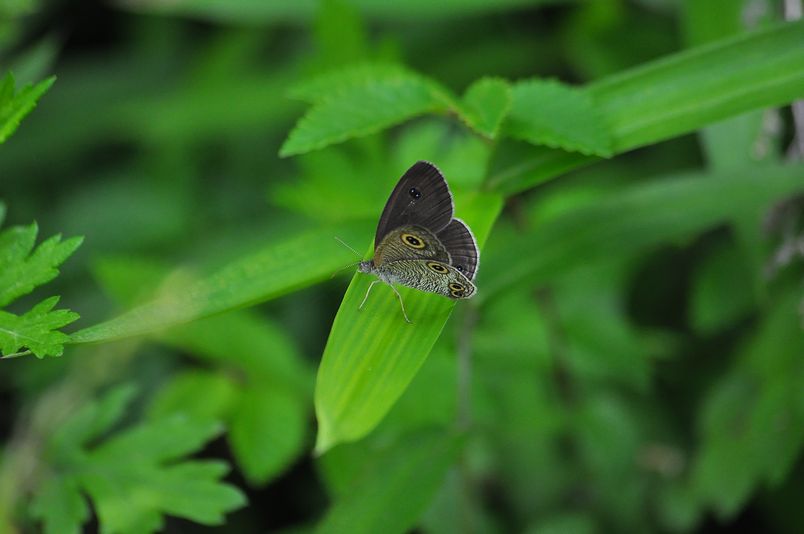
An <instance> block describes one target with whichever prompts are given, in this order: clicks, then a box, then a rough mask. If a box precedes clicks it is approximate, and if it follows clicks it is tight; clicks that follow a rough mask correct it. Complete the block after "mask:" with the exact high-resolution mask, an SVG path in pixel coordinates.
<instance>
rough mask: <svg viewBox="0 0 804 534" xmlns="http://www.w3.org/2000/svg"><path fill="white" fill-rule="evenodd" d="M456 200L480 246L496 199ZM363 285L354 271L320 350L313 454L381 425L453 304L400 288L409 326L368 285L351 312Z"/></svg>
mask: <svg viewBox="0 0 804 534" xmlns="http://www.w3.org/2000/svg"><path fill="white" fill-rule="evenodd" d="M456 198H457V200H456V203H455V204H456V206H457V213H458V215H459V216H460V217H461V218H462V219H463V220H464V221H466V223H467V224H468V225H469V226H470V227H471V228H472V231H473V232H474V234H475V236H477V238H478V242H479V243H481V244H482V243H483V242H484V241H485V238H486V235H487V234H488V232H489V230H490V228H491V224H492V222H493V221H494V219H495V218H496V217H497V215H498V213H499V210H500V209H501V208H502V199H501V198H500V197H497V196H495V195H484V194H473V195H471V196H467V197H461V196H457V197H456ZM370 282H371V277H370V276H366V275H363V274H360V273H358V274H356V275H355V277H354V278H353V279H352V282H351V284H349V288H348V289H347V290H346V295H344V297H343V301H342V302H341V306H340V308H339V309H338V313H337V315H336V316H335V322H334V323H333V325H332V330H331V331H330V335H329V339H328V340H327V346H326V348H325V349H324V356H323V358H322V360H321V365H320V367H319V369H318V377H317V380H316V390H315V408H316V417H317V419H318V436H317V438H316V451H317V452H318V453H323V452H325V451H326V450H328V449H329V448H330V447H332V446H334V445H336V444H337V443H340V442H343V441H353V440H357V439H359V438H361V437H363V436H364V435H366V434H367V433H368V432H370V431H371V430H372V429H373V428H374V427H375V426H376V425H377V423H379V422H380V420H381V419H382V418H383V417H384V416H385V414H386V413H387V412H388V410H389V409H390V408H391V406H393V404H394V402H396V400H397V399H398V398H399V396H400V395H401V394H402V392H403V391H404V390H405V388H407V386H408V384H409V383H410V381H411V380H412V379H413V377H414V376H415V375H416V372H417V371H418V369H419V367H421V365H422V363H423V362H424V360H425V359H426V358H427V355H428V354H429V352H430V350H431V349H432V347H433V344H434V343H435V342H436V340H437V339H438V336H439V335H440V333H441V330H442V329H443V328H444V324H445V323H446V322H447V319H448V318H449V316H450V313H451V312H452V308H453V307H454V306H455V302H454V301H450V300H448V299H445V298H443V297H439V296H437V295H432V294H426V293H423V292H420V291H416V290H414V289H409V288H400V294H401V295H402V298H403V299H404V302H405V309H406V310H407V313H408V316H409V317H410V319H411V320H412V321H413V324H408V323H406V322H405V321H404V319H403V318H402V314H401V312H400V309H399V302H398V301H397V299H396V297H395V296H394V294H393V293H392V292H391V290H390V289H388V288H387V287H383V286H377V287H375V288H374V290H373V292H372V294H371V296H370V298H369V299H368V301H367V302H366V305H365V307H364V308H363V309H362V310H359V309H358V307H359V305H360V301H361V300H362V299H363V295H364V294H365V292H366V290H367V288H368V285H369V283H370ZM483 290H484V288H482V287H480V289H479V291H481V292H482V291H483ZM464 305H471V304H470V303H464Z"/></svg>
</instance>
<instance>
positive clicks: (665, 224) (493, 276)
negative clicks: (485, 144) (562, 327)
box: [478, 165, 804, 300]
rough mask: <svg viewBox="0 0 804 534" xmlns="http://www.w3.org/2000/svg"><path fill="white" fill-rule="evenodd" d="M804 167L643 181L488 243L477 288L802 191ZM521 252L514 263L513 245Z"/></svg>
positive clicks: (696, 227)
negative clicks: (532, 229) (511, 236)
mask: <svg viewBox="0 0 804 534" xmlns="http://www.w3.org/2000/svg"><path fill="white" fill-rule="evenodd" d="M802 172H804V166H801V165H790V166H784V167H779V166H776V167H761V168H748V169H743V170H739V171H738V170H731V171H728V172H722V173H716V174H693V175H691V176H687V177H681V178H677V179H666V180H661V181H658V182H655V183H648V184H641V185H639V186H637V187H634V188H632V189H631V190H629V191H626V192H624V193H623V194H621V195H619V196H617V197H616V198H612V199H608V200H605V201H602V202H599V203H595V204H592V205H591V206H584V207H582V208H579V209H576V210H573V211H570V212H567V213H565V214H564V215H562V216H559V217H557V218H555V219H553V220H551V221H550V222H548V223H546V224H544V225H543V226H541V227H540V228H539V229H538V231H536V232H531V233H527V234H523V235H521V236H520V237H518V238H517V239H515V240H513V241H509V242H508V243H505V245H504V248H500V249H494V248H491V249H490V251H489V254H487V255H486V258H485V259H486V263H485V267H486V269H484V270H483V271H482V272H481V273H480V276H479V285H480V287H483V288H484V289H485V291H484V292H483V293H482V294H479V295H478V298H480V299H481V300H486V299H488V298H491V297H493V296H494V295H496V294H498V293H500V292H502V291H504V290H507V289H511V288H513V287H520V288H521V287H522V286H521V284H522V283H525V282H527V283H530V284H537V283H539V282H543V281H545V280H547V279H549V278H550V277H555V276H557V275H559V274H563V273H566V272H567V271H568V270H570V269H572V268H574V267H579V266H581V264H587V263H589V262H592V261H595V260H598V259H603V258H605V257H607V256H622V255H623V254H629V253H634V252H637V251H640V250H644V249H646V248H648V247H650V246H656V245H658V244H661V243H666V242H667V241H670V240H673V239H680V238H683V237H685V236H689V235H694V234H695V233H698V232H701V231H703V230H705V229H707V228H709V227H711V226H714V225H717V224H721V223H724V222H726V221H728V220H730V219H732V218H737V217H740V216H741V215H744V214H746V213H749V214H750V213H756V210H758V209H761V208H763V207H766V206H768V204H770V203H771V202H773V201H774V200H778V199H781V198H784V197H785V196H787V195H790V194H791V193H793V192H796V191H802V190H804V180H802V179H801V176H802ZM511 250H516V251H519V256H518V258H517V261H516V262H511V261H510V251H511Z"/></svg>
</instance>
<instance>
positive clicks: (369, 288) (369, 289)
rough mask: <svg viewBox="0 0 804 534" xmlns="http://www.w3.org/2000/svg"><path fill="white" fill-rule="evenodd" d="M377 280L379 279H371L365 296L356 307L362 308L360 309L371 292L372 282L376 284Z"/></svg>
mask: <svg viewBox="0 0 804 534" xmlns="http://www.w3.org/2000/svg"><path fill="white" fill-rule="evenodd" d="M377 282H379V280H373V281H372V282H371V283H370V284H369V286H368V289H367V290H366V296H365V297H363V302H361V303H360V306H358V307H357V309H358V310H362V309H363V304H365V303H366V299H368V296H369V293H371V288H372V287H374V284H376V283H377Z"/></svg>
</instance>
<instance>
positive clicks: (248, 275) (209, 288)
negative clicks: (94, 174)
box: [71, 223, 369, 343]
mask: <svg viewBox="0 0 804 534" xmlns="http://www.w3.org/2000/svg"><path fill="white" fill-rule="evenodd" d="M368 232H369V230H368V228H367V227H366V225H365V224H362V223H343V224H341V225H338V226H329V227H325V228H318V229H314V230H307V231H302V232H300V233H298V234H296V235H293V236H290V237H287V238H284V239H281V240H279V241H276V242H273V243H271V244H269V245H268V246H266V247H265V248H263V249H262V250H260V251H258V252H256V253H254V254H252V255H250V256H247V257H244V258H241V259H239V260H237V261H234V262H233V263H231V264H229V265H227V266H226V267H224V268H222V269H221V270H219V271H218V272H216V273H214V274H212V275H210V276H208V277H206V278H204V279H202V280H199V281H197V282H194V283H189V284H188V283H183V284H180V285H179V286H177V287H172V288H168V290H167V292H166V295H165V296H164V297H162V298H159V299H157V300H155V301H153V302H150V303H148V304H144V305H142V306H138V307H136V308H134V309H133V310H131V311H129V312H126V313H124V314H123V315H121V316H119V317H117V318H114V319H111V320H109V321H106V322H104V323H101V324H98V325H95V326H91V327H89V328H85V329H83V330H80V331H78V332H76V333H74V334H72V336H71V341H72V342H75V343H90V342H98V341H107V340H112V339H122V338H126V337H132V336H138V335H143V334H148V333H154V332H161V331H164V330H166V329H168V328H170V327H172V326H176V325H179V324H183V323H187V322H189V321H193V320H195V319H200V318H202V317H208V316H210V315H214V314H217V313H222V312H225V311H229V310H233V309H236V308H241V307H244V306H248V305H252V304H256V303H258V302H263V301H266V300H269V299H272V298H276V297H278V296H280V295H284V294H286V293H288V292H290V291H293V290H295V289H299V288H301V287H305V286H307V285H310V284H312V283H314V282H317V281H320V280H324V279H326V278H328V277H330V276H331V275H332V273H334V272H335V271H337V270H338V269H339V268H341V267H343V266H344V265H347V264H348V263H350V262H353V261H354V256H353V255H352V253H351V252H349V251H348V250H344V248H343V247H342V246H341V245H340V244H338V243H337V242H336V241H335V239H334V237H335V236H338V237H341V238H342V239H343V240H345V241H347V242H353V243H354V242H356V241H357V240H358V239H359V238H360V236H365V235H367V233H368Z"/></svg>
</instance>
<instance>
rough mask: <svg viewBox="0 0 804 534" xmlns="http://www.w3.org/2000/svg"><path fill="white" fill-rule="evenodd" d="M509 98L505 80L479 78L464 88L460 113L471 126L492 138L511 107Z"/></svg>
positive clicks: (508, 89)
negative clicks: (467, 87) (464, 92)
mask: <svg viewBox="0 0 804 534" xmlns="http://www.w3.org/2000/svg"><path fill="white" fill-rule="evenodd" d="M511 99H512V97H511V86H510V84H509V83H508V82H507V81H506V80H503V79H502V78H481V79H480V80H477V81H476V82H474V83H473V84H472V85H470V86H469V89H467V90H466V94H465V95H464V96H463V101H462V102H461V106H460V114H461V117H462V118H463V120H464V121H465V122H466V123H467V124H468V125H469V126H470V127H471V128H473V129H474V130H476V131H478V132H480V133H481V134H483V135H485V136H486V137H488V138H489V139H494V138H495V137H497V133H498V132H499V130H500V125H501V124H502V122H503V119H505V116H506V115H507V114H508V111H509V110H510V109H511Z"/></svg>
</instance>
